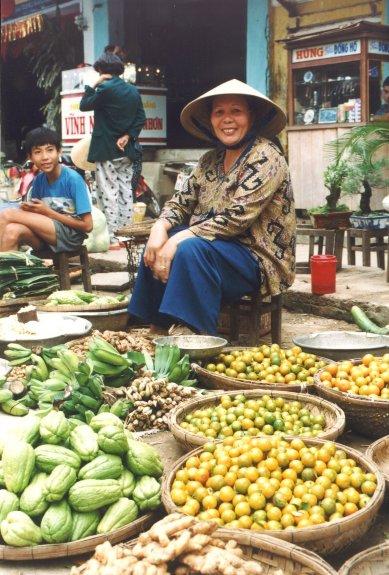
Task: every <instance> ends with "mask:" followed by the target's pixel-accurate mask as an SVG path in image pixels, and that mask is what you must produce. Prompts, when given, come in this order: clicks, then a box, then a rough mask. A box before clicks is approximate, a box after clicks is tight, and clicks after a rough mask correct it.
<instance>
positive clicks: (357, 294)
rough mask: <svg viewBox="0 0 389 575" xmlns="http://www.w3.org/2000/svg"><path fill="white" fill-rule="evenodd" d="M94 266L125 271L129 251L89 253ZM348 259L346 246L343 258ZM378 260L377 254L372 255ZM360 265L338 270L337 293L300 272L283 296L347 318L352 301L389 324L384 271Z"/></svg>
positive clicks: (303, 307) (302, 255) (302, 252)
mask: <svg viewBox="0 0 389 575" xmlns="http://www.w3.org/2000/svg"><path fill="white" fill-rule="evenodd" d="M307 249H308V246H307V245H303V244H298V246H297V260H298V261H304V259H307V257H308V255H307ZM89 257H90V260H91V266H92V269H93V270H94V271H96V272H106V271H124V270H126V269H127V252H126V250H125V249H124V248H123V249H121V250H117V251H110V252H107V253H104V254H90V256H89ZM346 261H347V257H346V250H344V254H343V262H344V263H345V262H346ZM372 262H373V264H375V263H376V262H375V257H374V256H373V257H372ZM356 263H357V266H347V265H344V267H343V269H342V270H341V271H340V272H338V273H337V277H336V293H334V294H330V295H325V296H316V295H313V294H312V293H311V283H310V275H309V274H298V275H297V277H296V280H295V282H294V284H293V286H292V288H291V289H290V290H288V292H287V294H286V296H285V298H284V300H285V305H286V306H287V307H288V308H289V309H291V310H292V311H304V312H307V313H310V314H312V315H318V316H325V317H329V318H334V319H342V320H346V321H347V320H348V319H349V317H350V315H349V312H350V308H351V306H352V305H359V306H361V307H362V308H363V309H364V310H365V311H366V312H367V313H368V314H369V316H370V317H371V319H373V320H376V321H377V322H378V323H379V324H381V325H385V324H389V284H388V283H387V282H386V280H385V272H384V271H383V270H381V269H379V268H377V267H374V265H373V266H372V267H370V268H367V267H362V265H361V254H360V253H359V252H357V253H356Z"/></svg>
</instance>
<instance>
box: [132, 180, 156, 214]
mask: <svg viewBox="0 0 389 575" xmlns="http://www.w3.org/2000/svg"><path fill="white" fill-rule="evenodd" d="M134 200H135V202H143V203H144V204H146V216H147V217H149V218H158V216H159V215H160V213H161V208H160V206H159V203H158V200H157V198H156V197H155V195H154V192H153V191H152V190H151V188H150V187H149V186H148V185H147V183H146V180H145V179H144V177H143V176H139V180H138V185H137V187H136V190H135V192H134Z"/></svg>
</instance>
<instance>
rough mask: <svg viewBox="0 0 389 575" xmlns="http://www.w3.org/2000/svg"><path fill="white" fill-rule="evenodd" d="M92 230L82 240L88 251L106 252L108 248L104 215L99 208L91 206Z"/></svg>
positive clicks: (107, 234) (107, 233)
mask: <svg viewBox="0 0 389 575" xmlns="http://www.w3.org/2000/svg"><path fill="white" fill-rule="evenodd" d="M92 220H93V230H92V231H91V233H90V234H89V235H88V237H87V238H86V240H85V241H84V245H85V246H86V249H87V250H88V252H89V253H96V252H106V251H108V249H109V243H110V241H109V232H108V227H107V220H106V218H105V215H104V214H103V212H102V211H101V210H99V208H96V206H92Z"/></svg>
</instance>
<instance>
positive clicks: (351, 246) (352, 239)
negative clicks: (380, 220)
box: [347, 228, 389, 270]
mask: <svg viewBox="0 0 389 575" xmlns="http://www.w3.org/2000/svg"><path fill="white" fill-rule="evenodd" d="M387 237H389V230H388V229H385V230H362V229H358V228H349V229H348V230H347V260H348V264H349V265H352V266H355V252H358V251H361V252H362V265H363V266H367V267H370V266H371V252H372V251H375V252H376V254H377V267H379V268H381V269H383V270H384V269H385V251H386V250H387V246H386V245H385V238H387ZM356 238H361V240H362V241H361V244H359V245H357V244H356ZM371 239H375V241H373V243H372V242H371V241H370V240H371Z"/></svg>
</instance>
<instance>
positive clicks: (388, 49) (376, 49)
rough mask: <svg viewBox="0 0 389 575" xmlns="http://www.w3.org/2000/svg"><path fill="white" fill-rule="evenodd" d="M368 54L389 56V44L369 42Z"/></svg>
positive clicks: (375, 41)
mask: <svg viewBox="0 0 389 575" xmlns="http://www.w3.org/2000/svg"><path fill="white" fill-rule="evenodd" d="M368 52H370V54H384V55H386V56H388V55H389V42H385V40H369V44H368Z"/></svg>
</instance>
